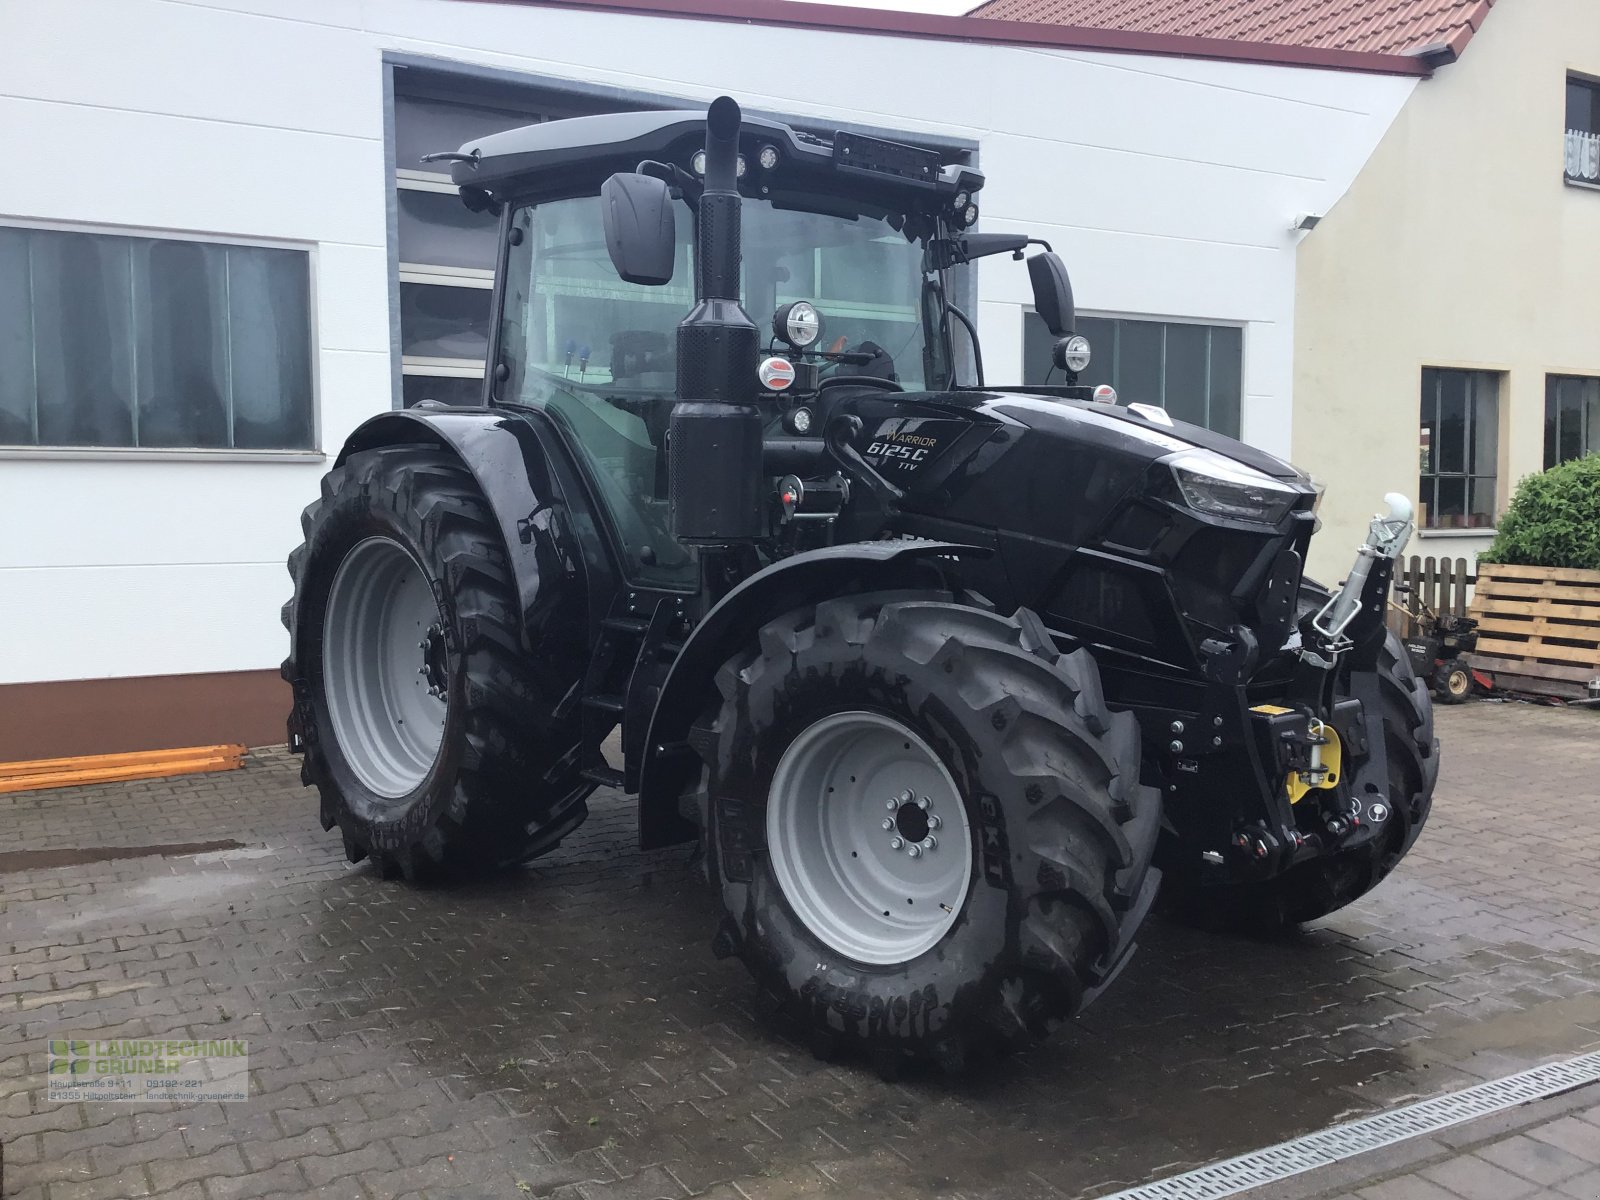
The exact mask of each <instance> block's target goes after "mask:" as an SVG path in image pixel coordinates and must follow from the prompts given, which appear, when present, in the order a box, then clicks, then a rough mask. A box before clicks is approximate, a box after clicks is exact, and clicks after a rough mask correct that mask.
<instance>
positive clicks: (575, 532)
mask: <svg viewBox="0 0 1600 1200" xmlns="http://www.w3.org/2000/svg"><path fill="white" fill-rule="evenodd" d="M546 444H547V440H546V437H544V436H542V435H541V431H540V429H539V427H538V425H537V423H536V421H535V419H534V418H533V417H532V416H531V415H529V414H525V413H522V412H520V411H517V410H507V409H486V408H476V409H474V408H451V409H446V408H442V407H441V408H420V407H419V408H410V409H403V410H400V411H397V412H388V413H383V414H381V415H379V416H376V417H373V418H372V419H371V420H369V421H367V422H365V423H364V424H362V425H361V426H360V427H359V428H358V429H356V431H355V432H354V433H352V434H351V435H350V437H349V439H348V440H347V441H346V442H345V445H344V449H342V450H341V451H340V452H339V458H338V462H339V463H343V462H344V461H345V459H346V458H348V457H349V456H350V455H351V454H354V453H357V452H358V451H362V450H373V449H377V448H380V447H383V446H403V445H435V446H439V447H440V448H442V449H444V450H447V451H449V452H450V453H451V454H453V455H455V457H456V458H457V459H459V460H460V462H461V464H462V465H463V466H464V467H466V469H467V470H468V471H469V472H471V474H472V478H473V479H474V480H475V481H476V482H477V484H478V488H479V490H480V491H481V492H482V493H483V497H484V499H485V500H486V501H487V502H488V505H489V509H490V511H491V512H493V513H494V519H495V522H496V524H498V526H499V528H500V540H501V542H502V543H503V545H504V548H505V552H506V559H507V561H508V562H509V563H510V565H511V570H512V573H513V575H514V576H515V578H516V586H517V601H518V608H519V610H520V612H521V615H522V629H523V633H524V636H525V637H526V636H527V635H528V634H529V633H530V632H531V631H532V630H534V629H536V628H538V627H540V626H541V625H542V624H543V623H544V622H543V614H545V613H546V612H547V611H548V610H549V609H550V608H551V607H552V606H553V605H554V604H556V603H557V602H558V600H566V601H567V602H568V603H570V602H571V594H572V593H571V591H570V589H578V590H579V594H580V595H581V596H583V598H584V601H586V600H587V593H588V588H589V584H590V581H591V576H592V575H593V574H594V570H593V568H594V567H598V569H599V571H600V572H601V573H603V574H604V575H605V576H607V577H609V574H610V571H609V564H607V563H605V562H603V561H602V562H599V563H593V564H591V563H588V562H586V561H585V558H584V545H585V542H587V543H588V544H589V545H591V546H592V547H593V552H594V553H596V554H601V555H603V554H604V553H605V548H604V544H603V542H602V541H600V539H598V538H597V537H588V538H585V537H584V536H581V535H582V534H583V532H584V529H583V527H584V525H585V524H592V520H591V519H590V517H589V514H588V513H587V511H586V510H582V511H574V509H573V507H572V505H571V504H570V503H569V498H570V496H571V495H572V494H573V490H572V488H571V486H570V484H569V485H568V486H566V487H563V486H562V485H563V480H562V478H561V475H560V470H561V466H562V462H561V461H558V460H557V458H556V455H552V454H551V453H548V452H547V450H546ZM557 454H559V451H557ZM578 494H579V495H580V496H581V494H582V493H581V491H580V492H579V493H578ZM591 532H592V531H591ZM582 607H583V602H582V601H580V610H581V608H582Z"/></svg>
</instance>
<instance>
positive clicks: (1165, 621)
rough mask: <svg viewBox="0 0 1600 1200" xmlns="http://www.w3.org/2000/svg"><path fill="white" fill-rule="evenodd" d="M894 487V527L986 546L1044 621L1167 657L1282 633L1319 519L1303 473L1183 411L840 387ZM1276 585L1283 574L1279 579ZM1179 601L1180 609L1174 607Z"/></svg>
mask: <svg viewBox="0 0 1600 1200" xmlns="http://www.w3.org/2000/svg"><path fill="white" fill-rule="evenodd" d="M842 406H847V407H848V408H849V409H850V410H851V411H853V412H854V414H855V415H856V416H858V417H859V418H860V419H861V422H862V428H861V433H860V435H859V436H858V437H857V438H856V439H854V441H853V444H854V445H855V448H856V449H857V450H858V451H859V452H860V453H861V456H862V457H863V458H864V459H865V460H866V461H867V462H868V463H869V464H871V465H872V466H873V467H874V468H875V469H876V470H877V471H878V472H879V473H880V474H881V475H882V476H883V477H884V478H885V479H886V480H888V481H890V482H891V483H893V484H894V485H895V486H896V487H897V488H899V489H900V491H901V493H902V497H901V499H900V500H899V501H898V503H897V505H896V508H897V515H896V516H895V517H894V518H893V519H892V522H891V530H892V531H893V532H897V533H901V534H907V535H912V536H919V537H939V538H944V539H947V540H951V541H960V540H963V539H964V538H965V539H967V540H973V541H982V542H985V543H987V544H989V545H993V546H994V547H995V548H996V549H997V550H998V551H999V554H998V560H999V564H1000V565H1001V566H1002V567H1003V570H1004V577H1003V579H996V580H995V581H992V582H990V583H989V586H990V587H992V588H993V589H994V591H995V592H996V593H997V594H998V595H1004V596H1005V597H1006V598H1007V602H1010V603H1014V604H1023V605H1027V606H1028V607H1030V608H1033V609H1034V610H1035V611H1037V612H1039V613H1040V614H1041V615H1043V616H1045V617H1046V618H1047V620H1048V621H1049V623H1050V624H1051V627H1052V628H1055V629H1061V630H1065V631H1068V632H1073V633H1075V634H1077V635H1079V636H1082V637H1084V638H1085V639H1086V640H1089V641H1093V642H1097V643H1101V644H1110V645H1115V646H1119V647H1122V648H1125V649H1128V650H1131V651H1134V652H1136V653H1138V654H1141V655H1145V656H1148V657H1155V658H1160V659H1162V660H1164V661H1167V662H1173V663H1191V664H1192V663H1194V662H1195V661H1197V659H1196V656H1197V654H1198V645H1199V643H1200V642H1201V641H1203V640H1204V639H1206V638H1207V637H1231V636H1235V635H1234V634H1232V633H1230V632H1229V631H1230V630H1233V629H1235V628H1236V627H1244V628H1248V629H1250V630H1253V631H1254V636H1255V637H1257V638H1258V640H1259V642H1260V643H1261V644H1262V645H1267V646H1278V645H1281V644H1282V642H1283V638H1284V637H1285V636H1286V631H1287V624H1286V622H1287V620H1288V618H1289V616H1291V615H1292V610H1290V609H1285V608H1284V607H1283V605H1282V603H1281V602H1278V601H1274V602H1273V603H1268V601H1267V599H1266V598H1267V597H1268V596H1272V597H1281V596H1282V595H1284V594H1288V595H1291V596H1292V595H1293V594H1294V587H1296V586H1298V583H1299V575H1300V564H1301V563H1302V562H1303V558H1304V553H1305V548H1306V544H1307V543H1308V542H1309V540H1310V536H1311V531H1312V527H1313V523H1314V518H1313V515H1312V509H1313V507H1314V505H1315V503H1316V498H1317V492H1316V488H1315V487H1314V486H1313V485H1312V483H1311V481H1310V480H1309V479H1308V478H1307V477H1306V476H1305V475H1304V474H1303V473H1302V472H1300V471H1298V470H1296V469H1295V468H1294V467H1292V466H1290V465H1289V464H1288V463H1285V462H1283V461H1282V460H1281V459H1278V458H1275V457H1273V456H1272V455H1270V454H1265V453H1263V452H1262V451H1260V450H1257V449H1255V448H1253V447H1251V446H1246V445H1245V444H1244V443H1242V442H1238V441H1235V440H1234V439H1232V438H1228V437H1224V436H1222V435H1220V434H1216V433H1212V432H1210V431H1208V430H1205V429H1202V428H1200V427H1199V426H1196V425H1190V424H1188V423H1185V422H1176V421H1175V422H1173V423H1172V425H1170V426H1169V425H1167V424H1165V423H1164V422H1161V421H1157V420H1150V419H1149V418H1146V417H1144V416H1141V415H1140V414H1138V413H1136V412H1131V411H1129V410H1127V409H1121V408H1113V407H1110V406H1107V405H1103V404H1096V403H1093V402H1090V401H1083V400H1075V399H1068V398H1065V397H1058V396H1050V395H1039V394H1027V393H1023V392H1020V391H1019V392H1007V391H999V390H976V389H974V390H958V391H952V392H934V393H924V394H908V393H899V394H896V393H884V392H875V393H873V394H870V395H865V394H859V393H858V394H856V395H854V396H851V397H850V398H849V399H847V400H842ZM1286 589H1287V590H1286ZM1180 613H1181V614H1183V618H1182V619H1180V618H1179V617H1178V616H1177V614H1180Z"/></svg>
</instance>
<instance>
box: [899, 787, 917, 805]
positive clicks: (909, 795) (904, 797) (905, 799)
mask: <svg viewBox="0 0 1600 1200" xmlns="http://www.w3.org/2000/svg"><path fill="white" fill-rule="evenodd" d="M916 798H917V794H916V793H915V792H913V791H912V790H911V789H910V788H907V789H906V790H905V791H903V792H901V793H900V803H901V804H910V803H911V802H912V801H913V800H915V799H916Z"/></svg>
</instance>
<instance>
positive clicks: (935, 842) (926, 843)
mask: <svg viewBox="0 0 1600 1200" xmlns="http://www.w3.org/2000/svg"><path fill="white" fill-rule="evenodd" d="M922 848H923V849H924V850H937V849H938V848H939V839H938V838H936V837H933V836H932V835H931V834H930V835H929V836H928V837H925V838H923V839H922Z"/></svg>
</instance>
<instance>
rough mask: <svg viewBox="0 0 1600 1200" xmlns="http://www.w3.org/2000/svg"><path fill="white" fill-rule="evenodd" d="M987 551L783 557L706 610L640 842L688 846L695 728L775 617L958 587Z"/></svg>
mask: <svg viewBox="0 0 1600 1200" xmlns="http://www.w3.org/2000/svg"><path fill="white" fill-rule="evenodd" d="M991 553H992V551H991V550H990V549H989V548H987V547H984V546H968V545H962V544H960V543H957V542H934V541H924V540H921V539H912V538H896V539H894V540H891V541H881V542H851V543H848V544H846V545H842V546H828V547H826V548H824V549H821V550H809V551H806V552H805V553H803V554H796V555H793V556H791V557H789V558H785V559H781V560H780V561H778V562H775V563H773V564H772V565H771V566H769V567H767V568H766V569H764V570H761V571H757V572H756V573H755V574H754V575H752V576H750V577H749V578H748V579H745V580H744V581H743V582H741V583H740V584H739V586H738V587H736V588H734V589H733V590H732V591H731V592H729V593H728V594H727V595H726V596H724V597H723V598H722V599H721V600H720V601H719V602H718V603H717V605H716V606H715V607H714V608H712V610H711V611H710V612H709V613H707V614H706V617H705V620H703V621H701V622H700V624H699V625H697V626H696V627H695V629H694V632H693V633H691V634H690V635H689V638H688V640H687V641H686V642H685V643H684V646H683V650H682V651H681V652H680V653H679V654H678V657H677V658H676V659H675V660H674V662H673V664H672V670H671V671H670V672H669V673H668V675H667V680H666V683H665V684H663V685H662V688H661V695H660V696H659V697H658V698H657V700H656V704H655V709H654V711H653V712H652V713H651V716H650V724H649V733H648V736H647V738H646V740H645V743H644V747H645V750H644V760H643V763H642V765H641V768H640V775H639V844H640V846H641V848H643V849H646V850H651V849H655V848H657V847H659V846H668V845H672V844H674V843H676V842H682V841H687V840H689V839H690V838H692V837H694V836H695V828H694V826H693V825H692V824H691V823H690V822H689V821H688V820H687V819H685V818H684V816H683V815H682V814H681V813H680V812H679V810H678V798H679V796H680V795H682V793H683V791H684V789H685V787H687V786H688V785H689V784H690V783H692V782H693V781H694V778H695V776H696V774H697V772H698V770H699V760H698V758H697V757H696V756H695V754H694V752H693V751H692V750H691V749H690V748H689V744H688V737H689V730H690V727H691V726H692V725H693V724H694V722H695V720H696V719H697V718H698V717H699V716H700V714H701V713H702V712H704V711H705V709H706V706H707V705H709V704H711V703H712V702H713V700H714V699H715V697H716V675H717V671H718V669H719V668H721V666H722V664H723V663H724V662H726V661H727V660H728V659H729V658H731V657H732V656H733V655H734V654H735V653H736V652H737V651H738V650H739V648H740V647H741V646H747V645H752V644H754V642H755V638H756V634H757V633H758V632H759V630H760V629H761V627H762V626H763V625H765V624H766V623H767V622H768V621H770V620H772V619H773V618H774V617H777V616H779V615H781V614H782V613H785V612H788V611H789V610H790V609H793V608H799V607H800V606H802V605H806V604H815V603H818V602H820V601H822V600H825V599H827V598H829V597H831V596H841V595H848V594H850V593H853V592H865V591H878V590H883V589H891V588H903V587H908V586H921V587H929V588H950V589H953V588H954V587H955V586H956V585H957V583H958V580H956V579H952V578H951V576H952V575H954V574H958V572H959V565H958V562H957V561H956V560H959V559H960V558H963V557H968V558H970V557H987V556H988V555H989V554H991Z"/></svg>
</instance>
